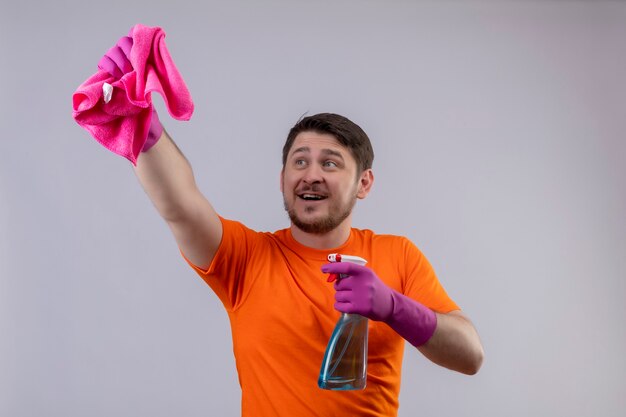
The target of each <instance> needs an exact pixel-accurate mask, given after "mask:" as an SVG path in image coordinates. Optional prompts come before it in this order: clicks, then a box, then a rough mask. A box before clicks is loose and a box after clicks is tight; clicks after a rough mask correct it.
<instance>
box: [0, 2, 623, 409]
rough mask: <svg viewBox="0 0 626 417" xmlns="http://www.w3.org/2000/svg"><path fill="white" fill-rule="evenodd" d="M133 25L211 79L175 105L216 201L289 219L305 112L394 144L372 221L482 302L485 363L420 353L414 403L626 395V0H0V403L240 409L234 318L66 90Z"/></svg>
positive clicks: (412, 371) (408, 364)
mask: <svg viewBox="0 0 626 417" xmlns="http://www.w3.org/2000/svg"><path fill="white" fill-rule="evenodd" d="M135 23H143V24H146V25H150V26H161V27H162V28H164V29H165V31H166V32H167V44H168V47H169V49H170V52H171V53H172V56H173V57H174V60H175V62H176V64H177V66H178V68H179V70H180V71H181V73H182V74H183V76H184V77H185V80H186V82H187V85H188V87H189V89H190V91H191V93H192V95H193V98H194V101H195V104H196V111H195V114H194V116H193V118H192V120H191V121H190V122H188V123H182V122H176V121H173V120H172V119H170V118H169V116H168V115H167V112H166V111H165V110H164V107H163V104H162V101H161V100H160V98H159V99H156V101H157V107H158V109H159V113H160V115H161V120H162V121H163V123H164V125H165V126H166V128H167V129H168V131H169V132H170V133H171V134H172V136H173V137H174V139H175V140H176V142H177V144H178V145H179V147H180V148H181V149H182V150H183V152H184V153H185V154H186V155H187V157H188V158H189V160H190V161H191V163H192V165H193V167H194V170H195V174H196V177H197V181H198V183H199V186H200V188H201V189H202V190H203V192H204V193H205V195H206V196H207V197H208V198H209V199H210V200H211V202H212V203H213V204H214V206H215V207H216V209H217V210H218V212H219V213H220V214H222V215H224V216H225V217H229V218H233V219H237V220H240V221H243V222H244V223H246V224H247V225H248V226H250V227H252V228H255V229H257V230H276V229H279V228H283V227H286V226H287V225H288V220H287V216H286V215H285V213H284V211H283V208H282V197H281V195H280V192H279V183H278V178H279V171H280V168H281V166H280V152H281V148H282V144H283V142H284V139H285V137H286V134H287V132H288V130H289V128H290V127H291V126H292V125H293V123H295V121H296V120H297V119H298V118H299V117H300V116H301V115H302V114H303V113H305V112H308V113H309V114H313V113H317V112H322V111H330V112H336V113H340V114H343V115H345V116H347V117H349V118H351V119H352V120H354V121H355V122H356V123H358V124H359V125H361V127H363V128H364V129H365V131H366V132H368V134H369V136H370V137H371V139H372V142H373V144H374V148H375V151H376V159H375V162H374V172H375V175H376V182H375V186H374V190H373V192H372V193H371V194H370V196H369V197H368V198H367V199H366V200H365V201H362V202H359V204H358V205H357V208H356V214H355V226H356V227H361V228H371V229H373V230H375V231H377V232H379V233H395V234H402V235H406V236H408V237H409V238H410V239H412V240H413V241H414V242H415V243H416V244H417V245H418V246H419V247H420V248H421V249H422V251H423V252H424V253H425V254H426V256H427V257H428V258H429V259H430V261H431V262H432V264H433V266H434V267H435V269H436V271H437V273H438V275H439V278H440V280H441V281H442V282H443V284H444V286H445V287H446V289H447V291H448V292H449V294H450V295H451V296H452V297H453V298H454V299H455V300H456V301H457V303H459V304H460V305H461V306H462V308H463V309H464V310H465V312H466V313H467V314H468V315H469V316H470V317H471V318H472V319H473V321H474V322H475V324H476V327H477V328H478V330H479V332H480V335H481V337H482V341H483V343H484V346H485V351H486V359H485V363H484V366H483V368H482V370H481V371H480V373H479V374H478V375H476V376H473V377H467V376H463V375H460V374H455V373H453V372H450V371H448V370H445V369H443V368H439V367H437V366H435V365H433V364H431V363H430V362H428V361H427V360H426V359H424V358H423V357H422V356H421V355H420V354H419V353H418V352H417V351H415V350H413V349H412V348H407V352H406V356H405V364H404V374H403V385H402V393H401V398H400V402H401V404H400V412H399V415H400V416H404V417H408V416H417V415H420V416H426V415H438V416H494V417H496V416H498V417H500V416H520V417H521V416H524V417H526V416H568V417H570V416H616V417H617V416H622V415H623V412H624V409H626V400H625V398H626V396H625V395H624V393H625V392H626V383H625V381H626V360H625V356H626V355H625V352H626V325H625V319H626V307H625V305H626V304H624V298H625V297H626V285H625V278H626V217H625V215H624V214H625V213H626V138H625V133H624V132H625V131H626V81H625V80H626V3H625V2H621V1H589V2H583V1H501V2H498V1H431V2H421V1H373V0H369V1H356V0H352V1H287V0H283V1H197V2H185V1H178V2H174V1H162V2H161V1H148V0H142V1H109V2H92V3H90V2H86V1H56V2H43V1H41V2H35V1H22V2H19V5H18V2H14V1H10V0H1V3H0V70H1V73H0V75H1V77H0V80H2V85H1V87H0V123H1V125H0V127H1V132H2V139H0V415H2V416H11V417H26V416H64V417H69V416H77V417H78V416H81V417H82V416H93V417H96V416H107V417H109V416H151V417H159V416H174V415H176V416H236V415H238V414H239V412H240V411H239V410H240V404H239V401H240V391H239V386H238V382H237V375H236V372H235V366H234V359H233V356H232V344H231V340H230V330H229V324H228V319H227V316H226V313H225V312H224V310H223V307H222V306H221V304H220V302H219V300H218V299H217V297H216V296H215V295H214V294H213V293H212V292H211V291H210V289H209V288H208V286H206V284H204V283H203V282H202V281H201V280H200V279H199V278H198V277H197V276H196V275H195V273H194V272H193V271H192V270H191V269H190V268H188V266H187V265H186V264H185V263H184V261H183V260H182V258H180V256H179V254H178V250H177V247H176V245H175V243H174V240H173V238H171V237H170V234H169V231H168V229H167V227H166V226H165V224H164V223H163V222H162V221H161V219H160V218H159V217H158V215H157V213H156V212H155V210H154V209H153V208H152V206H151V203H150V202H149V200H148V199H147V197H146V196H145V194H144V193H143V191H142V190H141V188H140V186H139V184H138V182H137V180H136V178H135V176H134V174H133V172H132V169H131V166H130V163H129V162H128V161H126V160H125V159H123V158H121V157H118V156H116V155H113V154H111V153H109V152H108V151H106V150H105V149H104V148H103V147H101V146H100V145H99V144H97V142H96V141H95V140H93V139H92V138H91V137H90V136H89V135H88V134H87V132H86V131H84V130H82V129H81V128H80V127H79V126H78V125H77V124H75V123H74V121H73V120H72V117H71V96H72V93H73V92H74V90H75V89H76V87H78V85H79V84H81V83H82V82H83V81H84V80H85V79H86V78H87V77H88V76H90V75H91V74H92V73H93V72H95V70H96V64H97V62H98V60H99V59H100V57H101V56H102V54H103V53H104V52H105V51H106V50H107V49H108V48H109V47H110V46H112V45H113V44H114V43H115V42H116V41H117V39H118V38H119V37H120V36H123V35H125V34H126V33H127V32H128V30H129V28H130V27H131V26H133V25H134V24H135Z"/></svg>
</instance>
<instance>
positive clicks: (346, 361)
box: [317, 254, 369, 390]
mask: <svg viewBox="0 0 626 417" xmlns="http://www.w3.org/2000/svg"><path fill="white" fill-rule="evenodd" d="M328 258H329V260H330V261H331V262H354V263H359V264H361V265H365V263H366V262H367V261H365V260H364V259H362V258H357V257H351V256H345V255H344V256H340V255H335V254H333V255H329V256H328ZM368 328H369V322H368V319H367V318H365V317H363V316H360V315H358V314H347V313H342V314H341V317H339V321H338V322H337V324H336V325H335V330H333V334H332V335H331V336H330V340H329V341H328V345H327V346H326V353H325V354H324V360H323V361H322V368H321V369H320V375H319V378H318V380H317V385H318V386H319V387H320V388H322V389H328V390H360V389H365V385H366V381H367V336H368Z"/></svg>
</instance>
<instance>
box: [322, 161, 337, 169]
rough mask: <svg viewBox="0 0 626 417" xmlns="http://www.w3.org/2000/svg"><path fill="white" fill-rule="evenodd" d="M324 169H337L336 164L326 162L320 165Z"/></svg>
mask: <svg viewBox="0 0 626 417" xmlns="http://www.w3.org/2000/svg"><path fill="white" fill-rule="evenodd" d="M322 165H323V166H324V167H326V168H337V166H338V165H337V163H336V162H335V161H326V162H324V163H323V164H322Z"/></svg>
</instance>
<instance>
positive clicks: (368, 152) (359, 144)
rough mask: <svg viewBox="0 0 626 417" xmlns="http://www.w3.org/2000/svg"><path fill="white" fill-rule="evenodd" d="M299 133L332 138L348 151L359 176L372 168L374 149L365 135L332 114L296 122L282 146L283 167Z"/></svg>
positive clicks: (342, 117) (356, 127) (348, 120)
mask: <svg viewBox="0 0 626 417" xmlns="http://www.w3.org/2000/svg"><path fill="white" fill-rule="evenodd" d="M301 132H316V133H320V134H330V135H332V136H334V137H335V138H336V139H337V141H339V143H340V144H342V145H343V146H345V147H346V148H348V149H349V150H350V153H351V154H352V156H353V157H354V159H355V160H356V164H357V168H358V173H359V174H360V173H361V172H363V171H365V170H366V169H370V168H371V167H372V163H373V162H374V149H373V148H372V144H371V143H370V139H369V137H367V134H366V133H365V132H364V131H363V129H361V128H360V127H359V126H358V125H357V124H356V123H354V122H352V121H351V120H350V119H348V118H347V117H344V116H340V115H338V114H334V113H320V114H315V115H313V116H307V117H304V118H302V119H300V120H298V122H297V123H296V124H295V125H294V127H292V128H291V130H290V131H289V135H288V136H287V140H286V141H285V146H283V167H284V166H285V164H286V163H287V155H288V154H289V151H290V150H291V146H292V145H293V141H294V140H295V139H296V136H298V134H299V133H301Z"/></svg>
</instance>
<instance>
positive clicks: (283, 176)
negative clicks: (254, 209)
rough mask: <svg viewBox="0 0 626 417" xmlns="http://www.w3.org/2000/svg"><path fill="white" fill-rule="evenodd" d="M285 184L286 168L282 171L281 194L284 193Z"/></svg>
mask: <svg viewBox="0 0 626 417" xmlns="http://www.w3.org/2000/svg"><path fill="white" fill-rule="evenodd" d="M284 183H285V168H283V169H281V170H280V193H281V194H282V193H284V190H283V189H284V185H285V184H284Z"/></svg>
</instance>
